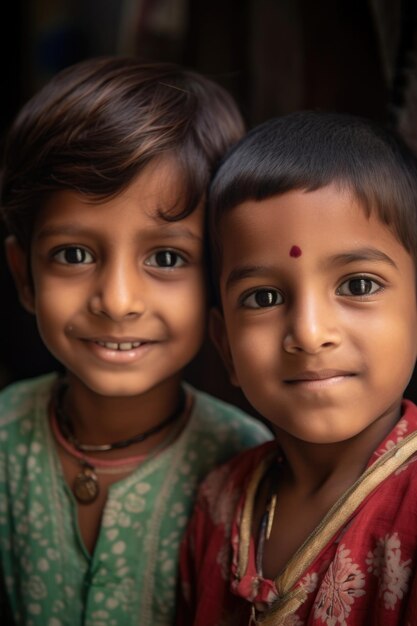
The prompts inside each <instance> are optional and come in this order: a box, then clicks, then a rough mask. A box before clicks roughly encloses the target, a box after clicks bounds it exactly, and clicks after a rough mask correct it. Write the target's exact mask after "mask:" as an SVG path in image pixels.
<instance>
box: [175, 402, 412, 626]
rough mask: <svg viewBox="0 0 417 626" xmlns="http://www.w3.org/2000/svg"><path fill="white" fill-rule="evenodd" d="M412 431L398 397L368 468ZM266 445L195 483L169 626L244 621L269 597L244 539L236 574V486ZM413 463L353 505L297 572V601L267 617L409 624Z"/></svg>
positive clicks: (243, 624) (241, 491) (241, 486)
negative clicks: (282, 613) (396, 414)
mask: <svg viewBox="0 0 417 626" xmlns="http://www.w3.org/2000/svg"><path fill="white" fill-rule="evenodd" d="M415 431H417V407H416V406H415V405H414V404H412V403H411V402H408V401H404V406H403V415H402V417H401V419H400V420H399V421H398V423H397V424H396V426H395V428H394V429H393V430H392V431H391V432H390V433H389V435H388V436H387V437H386V438H385V440H384V441H383V442H382V443H381V444H380V446H379V447H378V449H377V450H375V452H374V453H373V455H372V457H371V458H370V460H369V463H368V466H370V465H372V464H373V463H374V462H375V461H376V460H377V459H378V458H379V457H380V456H381V455H383V454H384V453H385V452H388V451H389V450H391V449H392V448H393V447H394V446H395V445H396V444H397V443H398V442H399V441H401V440H402V439H404V438H405V437H407V436H408V435H410V434H411V433H413V432H415ZM276 445H277V444H276V443H275V442H269V443H267V444H264V445H262V446H259V447H257V448H255V449H252V450H249V451H247V452H244V453H243V454H240V455H239V456H238V457H236V458H235V459H233V460H232V461H231V462H229V463H228V464H226V465H224V466H222V467H220V468H219V469H218V470H215V471H214V472H212V473H211V474H210V475H209V477H208V479H207V480H206V481H205V482H204V483H203V485H202V487H201V489H200V495H199V499H198V501H197V505H196V509H195V513H194V516H193V518H192V520H191V524H190V526H189V530H188V534H187V536H186V538H185V541H184V542H183V546H182V552H181V559H180V564H181V577H182V590H181V598H180V602H179V613H178V618H177V621H176V624H177V626H247V625H248V624H249V623H252V622H251V621H250V620H251V607H252V603H255V604H256V606H260V607H264V606H270V605H271V604H272V603H273V602H274V601H277V600H278V599H279V594H278V590H277V588H276V586H275V582H274V581H272V580H267V579H265V578H262V577H261V576H259V575H258V574H257V571H256V567H255V547H254V542H253V540H251V543H250V547H249V561H248V567H247V569H246V573H245V575H244V576H243V577H242V578H239V577H238V575H237V565H238V550H239V537H240V522H241V513H242V509H243V505H244V502H245V495H246V493H245V491H246V486H247V485H248V483H249V481H250V478H251V476H252V474H253V471H254V470H255V468H256V467H257V466H258V465H259V463H260V462H261V461H262V459H264V458H265V457H266V456H267V455H270V454H271V452H273V449H274V446H276ZM416 461H417V454H414V455H413V456H411V457H410V458H409V459H408V460H407V461H406V462H405V463H404V464H403V465H401V466H400V467H399V469H397V470H396V471H394V472H393V473H392V474H391V475H390V476H389V477H388V478H386V479H385V480H384V481H383V482H382V483H381V484H380V485H379V486H378V487H377V488H376V489H375V490H374V491H373V492H372V493H371V494H370V495H369V496H368V497H366V498H365V499H364V500H363V501H362V502H361V503H360V505H359V506H358V508H357V509H356V510H355V511H354V512H353V513H352V515H351V516H350V517H349V519H348V521H347V522H346V524H345V525H344V526H343V528H342V529H340V530H339V531H338V532H337V533H336V534H335V535H334V536H333V537H332V539H331V541H329V542H328V544H327V545H326V546H325V548H324V549H323V550H322V551H321V552H320V553H319V554H318V555H317V556H316V558H315V560H314V561H313V563H312V564H311V566H310V567H308V569H306V570H305V571H304V572H303V574H302V575H301V576H300V578H299V580H298V582H297V583H296V585H295V588H301V591H302V592H303V598H304V601H303V602H302V604H301V606H299V607H298V608H296V609H295V610H293V611H292V612H291V613H290V614H288V615H287V616H286V617H285V618H284V621H282V619H281V620H280V621H276V624H282V625H283V626H312V625H314V626H394V625H396V626H416V625H417V575H416V574H417V463H416ZM273 623H275V622H273Z"/></svg>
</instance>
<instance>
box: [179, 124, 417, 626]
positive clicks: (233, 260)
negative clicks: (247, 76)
mask: <svg viewBox="0 0 417 626" xmlns="http://www.w3.org/2000/svg"><path fill="white" fill-rule="evenodd" d="M210 207H211V237H212V249H213V265H214V274H215V276H218V292H219V298H220V299H219V304H218V308H217V309H216V310H215V311H214V313H213V315H212V322H211V325H212V335H213V337H214V339H215V341H216V343H217V346H218V347H219V349H220V352H221V354H222V355H223V358H224V361H225V363H226V364H227V367H228V370H229V372H230V376H231V380H232V381H233V383H234V384H235V385H238V386H240V387H241V388H242V390H243V391H244V393H245V395H246V397H247V398H248V400H249V401H250V402H251V403H252V405H253V406H254V407H255V408H256V409H257V411H259V413H261V414H262V415H264V416H265V417H266V418H267V419H268V420H269V422H270V424H271V426H272V428H273V430H274V432H275V435H276V441H275V442H269V443H267V444H264V445H262V446H260V447H258V448H255V449H253V450H249V451H248V452H243V453H242V454H240V455H239V456H238V457H236V458H235V459H233V460H232V461H231V462H229V463H227V464H226V465H224V466H222V467H221V468H220V469H218V470H215V471H214V472H213V473H212V474H211V475H210V476H209V478H208V479H207V480H206V481H205V483H204V484H203V486H202V488H201V490H200V495H199V499H198V502H197V506H196V510H195V514H194V517H193V519H192V522H191V525H190V527H189V531H188V535H187V538H186V541H185V543H184V545H183V551H182V558H181V569H182V581H183V583H182V594H183V595H182V598H181V600H180V609H179V616H178V620H177V624H178V625H181V626H183V625H185V624H187V625H191V624H193V625H194V626H220V625H221V626H228V625H230V626H232V625H233V626H241V625H245V626H246V625H248V624H252V625H255V624H259V625H261V624H262V625H265V626H278V625H284V626H303V625H306V626H307V625H308V626H312V625H314V626H322V625H325V626H376V625H378V626H393V625H394V624H395V625H401V626H414V625H416V624H417V582H416V568H417V463H416V461H417V407H416V406H415V405H414V404H413V403H411V402H409V401H407V400H403V393H404V390H405V388H406V386H407V384H408V382H409V380H410V377H411V374H412V371H413V367H414V364H415V361H416V350H417V306H416V262H417V166H416V161H415V158H414V157H413V155H412V154H411V153H410V152H409V151H408V150H407V148H406V147H405V146H404V145H403V143H402V142H401V140H400V139H398V138H396V137H395V136H393V135H391V134H390V133H389V132H387V131H385V130H383V129H380V128H379V127H377V126H375V125H374V124H373V123H371V122H368V121H366V120H362V119H359V118H355V117H351V116H344V115H337V114H330V113H315V112H298V113H294V114H290V115H289V116H284V117H282V118H277V119H274V120H271V121H269V122H266V123H264V124H262V125H261V126H259V127H257V128H256V129H254V130H253V131H252V132H250V133H249V134H248V135H247V136H246V138H244V139H243V140H241V141H240V142H239V143H238V144H237V146H236V147H235V148H233V149H232V150H231V152H230V153H229V154H228V155H227V156H226V158H225V160H224V161H223V163H222V165H221V166H220V168H219V169H218V171H217V173H216V175H215V177H214V181H213V183H212V187H211V194H210Z"/></svg>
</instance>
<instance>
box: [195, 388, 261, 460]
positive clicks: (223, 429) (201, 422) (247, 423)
mask: <svg viewBox="0 0 417 626" xmlns="http://www.w3.org/2000/svg"><path fill="white" fill-rule="evenodd" d="M189 388H190V387H189ZM191 391H192V393H193V396H194V399H195V405H194V415H193V417H194V419H195V423H196V424H195V425H196V427H197V428H198V429H200V430H202V431H207V430H208V431H211V432H214V431H215V433H216V437H217V439H219V440H221V439H222V438H227V439H228V440H229V441H231V440H234V441H235V443H236V445H237V448H239V451H240V450H241V449H245V448H247V447H252V446H255V445H259V444H261V443H263V442H265V441H269V440H271V439H272V437H273V436H272V433H271V431H270V430H269V428H267V427H266V426H265V424H263V423H262V422H261V421H260V420H259V419H257V418H255V417H252V416H250V415H248V414H247V413H245V412H244V411H242V410H241V409H239V408H237V407H235V406H233V405H232V404H229V403H227V402H224V401H223V400H220V399H219V398H215V397H214V396H211V395H209V394H207V393H204V392H202V391H198V390H196V389H192V388H191Z"/></svg>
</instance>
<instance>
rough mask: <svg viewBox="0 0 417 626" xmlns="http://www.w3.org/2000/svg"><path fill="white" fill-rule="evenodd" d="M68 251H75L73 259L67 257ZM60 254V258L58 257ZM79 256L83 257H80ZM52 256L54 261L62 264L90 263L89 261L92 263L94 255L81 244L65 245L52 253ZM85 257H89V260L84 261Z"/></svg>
mask: <svg viewBox="0 0 417 626" xmlns="http://www.w3.org/2000/svg"><path fill="white" fill-rule="evenodd" d="M70 252H73V253H74V252H75V257H76V258H74V259H73V260H68V258H67V255H69V253H70ZM60 255H61V256H62V258H60ZM80 256H81V257H83V258H80ZM52 257H53V259H54V260H55V261H57V262H58V263H61V264H62V265H90V264H91V263H94V257H93V255H92V254H91V252H89V250H87V249H86V248H83V247H82V246H67V247H65V248H60V249H59V250H56V252H54V253H53V255H52ZM85 257H90V259H91V260H88V261H86V260H85Z"/></svg>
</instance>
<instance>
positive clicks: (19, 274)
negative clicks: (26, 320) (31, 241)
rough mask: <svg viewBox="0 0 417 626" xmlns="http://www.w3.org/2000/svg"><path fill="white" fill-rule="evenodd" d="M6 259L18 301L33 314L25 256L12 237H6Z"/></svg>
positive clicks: (32, 293) (30, 287) (32, 292)
mask: <svg viewBox="0 0 417 626" xmlns="http://www.w3.org/2000/svg"><path fill="white" fill-rule="evenodd" d="M5 245H6V258H7V263H8V265H9V269H10V271H11V273H12V276H13V278H14V282H15V286H16V289H17V293H18V294H19V299H20V302H21V303H22V305H23V306H24V308H25V309H26V310H27V311H29V313H34V312H35V298H34V291H33V286H32V282H31V279H30V276H29V263H28V257H27V254H26V253H25V252H24V251H23V249H22V247H21V246H20V244H19V243H18V241H17V239H16V237H15V236H14V235H10V236H9V237H7V239H6V242H5Z"/></svg>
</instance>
